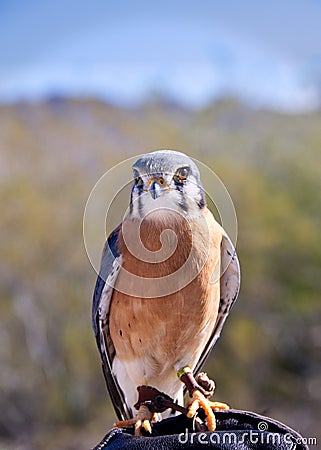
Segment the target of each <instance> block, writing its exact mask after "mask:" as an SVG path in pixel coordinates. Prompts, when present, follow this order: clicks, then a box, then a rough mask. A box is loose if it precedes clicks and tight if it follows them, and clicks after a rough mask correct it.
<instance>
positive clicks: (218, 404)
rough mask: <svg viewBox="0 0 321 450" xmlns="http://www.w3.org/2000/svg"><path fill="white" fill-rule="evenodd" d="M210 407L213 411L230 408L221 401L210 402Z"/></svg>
mask: <svg viewBox="0 0 321 450" xmlns="http://www.w3.org/2000/svg"><path fill="white" fill-rule="evenodd" d="M209 404H210V407H211V408H212V409H214V410H215V411H227V410H228V409H230V407H229V405H227V404H226V403H221V402H210V401H209Z"/></svg>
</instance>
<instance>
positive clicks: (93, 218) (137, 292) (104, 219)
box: [83, 155, 237, 298]
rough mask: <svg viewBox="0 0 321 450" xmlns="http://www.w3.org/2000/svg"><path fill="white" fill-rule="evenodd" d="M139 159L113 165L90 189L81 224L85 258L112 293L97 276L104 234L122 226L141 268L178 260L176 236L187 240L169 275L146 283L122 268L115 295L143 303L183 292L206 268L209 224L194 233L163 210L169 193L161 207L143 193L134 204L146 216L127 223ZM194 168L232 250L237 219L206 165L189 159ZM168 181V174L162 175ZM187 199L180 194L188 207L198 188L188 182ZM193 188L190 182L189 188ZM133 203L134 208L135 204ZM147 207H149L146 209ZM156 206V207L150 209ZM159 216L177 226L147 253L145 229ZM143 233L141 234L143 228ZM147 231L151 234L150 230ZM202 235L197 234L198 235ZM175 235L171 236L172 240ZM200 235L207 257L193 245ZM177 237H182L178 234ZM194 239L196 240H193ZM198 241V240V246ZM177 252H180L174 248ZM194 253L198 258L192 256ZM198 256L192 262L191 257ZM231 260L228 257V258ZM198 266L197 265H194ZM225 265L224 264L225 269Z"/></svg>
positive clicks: (167, 209) (167, 230) (166, 208)
mask: <svg viewBox="0 0 321 450" xmlns="http://www.w3.org/2000/svg"><path fill="white" fill-rule="evenodd" d="M140 156H142V155H138V156H136V157H132V158H129V159H126V160H124V161H123V162H121V163H119V164H117V165H115V166H114V167H112V168H111V169H110V170H108V171H107V172H106V173H105V174H104V175H103V176H102V177H101V178H100V179H99V180H98V181H97V183H96V184H95V186H94V187H93V189H92V191H91V193H90V195H89V198H88V200H87V204H86V207H85V211H84V218H83V238H84V244H85V248H86V252H87V255H88V258H89V260H90V262H91V264H92V266H93V268H94V269H95V271H96V273H97V274H99V275H100V276H101V277H102V278H104V279H105V281H106V283H107V284H110V285H111V286H112V287H114V286H113V283H115V279H113V280H112V281H111V280H110V279H109V278H107V276H108V274H104V273H102V271H101V270H100V264H101V252H102V248H103V247H104V244H105V242H106V239H107V237H108V235H109V233H110V232H111V231H112V230H113V229H115V228H116V227H117V226H118V225H119V224H121V233H122V238H123V241H124V243H125V245H126V248H127V250H128V251H129V252H130V254H131V255H132V256H133V257H134V258H135V261H143V262H144V263H151V264H153V263H160V262H163V261H167V260H169V259H170V257H171V256H172V255H173V254H174V253H175V251H176V254H179V255H180V254H181V253H182V251H186V249H185V248H183V244H184V243H183V242H180V241H179V236H178V235H179V231H180V230H182V229H183V230H184V232H185V233H186V234H188V233H189V234H191V235H192V239H191V245H190V248H189V254H188V255H187V256H186V258H185V259H184V260H183V262H182V264H181V266H180V267H175V270H173V271H172V272H171V273H166V274H162V275H161V276H160V277H150V278H149V277H147V276H142V274H137V273H134V271H133V272H132V271H130V270H128V269H126V268H125V267H121V270H120V273H121V276H120V277H119V278H120V279H121V280H122V282H121V283H117V287H116V288H117V289H118V290H120V291H121V292H123V293H125V294H128V295H131V296H137V297H142V298H149V297H152V298H155V297H161V296H165V295H168V294H172V293H174V292H177V291H178V290H180V289H182V288H184V287H185V286H187V285H188V284H189V283H190V282H191V281H192V280H193V279H195V277H196V276H197V275H198V273H200V271H201V270H202V268H203V267H204V265H205V264H206V262H207V260H208V256H209V250H210V231H209V229H210V226H211V225H210V224H209V223H208V219H207V218H206V216H205V215H204V217H201V218H200V219H199V221H198V223H197V227H198V229H195V227H194V228H193V224H192V221H191V220H190V219H189V218H188V217H187V218H186V217H185V216H184V214H183V213H182V212H181V211H179V210H173V209H172V208H171V207H170V206H167V203H166V198H169V195H172V196H173V195H175V192H176V194H177V195H178V192H177V191H172V193H169V194H168V195H167V197H166V195H165V196H164V201H163V203H162V202H161V201H158V200H157V201H154V200H152V199H151V196H150V193H148V192H144V193H143V194H142V196H141V198H140V199H139V202H140V203H144V202H145V203H146V204H147V203H148V205H149V207H148V208H147V212H146V213H144V215H143V217H141V219H140V220H139V221H137V220H136V221H130V222H129V221H128V220H126V219H127V218H128V217H129V215H130V209H129V208H128V205H129V201H130V198H131V190H132V186H133V173H132V166H133V164H134V163H135V162H136V160H137V159H138V158H139V157H140ZM191 159H192V160H193V161H194V162H195V163H196V165H197V167H198V169H199V171H200V177H201V181H202V185H203V189H204V191H205V193H206V195H207V198H208V199H209V200H210V203H211V204H212V205H214V207H215V208H216V218H217V220H218V222H219V223H220V224H221V225H222V227H223V228H224V229H225V231H226V232H227V234H228V236H229V238H230V240H231V242H232V244H233V245H234V246H235V244H236V239H237V219H236V214H235V209H234V205H233V202H232V200H231V197H230V195H229V193H228V191H227V189H226V187H225V186H224V184H223V183H222V181H221V180H220V178H219V177H218V176H217V175H216V174H215V173H214V172H213V171H212V170H211V169H210V168H209V167H207V166H206V165H205V164H203V163H202V162H200V161H197V160H195V159H193V158H191ZM167 175H168V177H169V179H170V178H172V175H173V174H167ZM189 183H190V186H191V192H192V194H189V195H188V194H187V193H185V197H186V199H185V200H186V201H187V202H192V201H194V203H195V200H194V199H193V197H192V195H193V192H195V191H196V188H197V187H198V186H196V185H195V186H192V185H191V183H193V182H192V181H189ZM194 184H195V182H194ZM135 202H136V204H135ZM133 205H134V208H135V207H137V208H138V205H137V198H136V199H134V201H133ZM150 205H152V207H151V206H150ZM154 205H155V206H154ZM153 214H154V215H157V214H159V216H161V217H162V219H163V218H165V217H166V216H167V217H168V216H169V215H170V217H171V218H170V220H169V221H168V223H169V224H174V225H175V223H176V228H175V226H173V227H171V225H169V226H167V225H166V226H165V228H164V229H162V230H161V232H160V235H159V236H158V237H157V238H156V239H157V240H158V241H159V244H160V248H157V250H155V249H153V250H151V249H150V248H147V246H146V241H148V239H149V236H148V227H147V226H145V225H146V223H148V220H149V218H150V217H152V216H153ZM144 227H145V228H144ZM142 230H147V231H146V232H145V235H144V236H145V237H146V233H147V238H146V239H145V241H144V242H143V240H142V239H141V233H142ZM149 230H150V229H149ZM199 230H201V233H200V231H199ZM175 232H176V234H175ZM200 234H201V235H202V240H203V242H205V244H206V245H205V246H204V247H207V248H206V250H207V252H206V251H205V252H204V251H203V253H202V254H201V252H199V249H198V244H199V239H200ZM181 235H182V234H181ZM195 235H196V238H195ZM197 239H198V240H197ZM179 246H181V247H179ZM110 250H111V251H110V252H109V257H111V258H114V260H115V261H114V265H113V267H117V265H118V266H119V265H121V260H120V259H117V258H116V256H115V255H114V252H113V251H112V249H110ZM197 252H198V253H197ZM196 253H197V256H196ZM231 257H232V255H231ZM196 260H197V264H195V261H196ZM228 264H229V261H224V265H225V266H226V267H227V265H228ZM226 267H220V268H219V269H220V270H218V269H217V268H216V269H214V270H213V274H212V279H211V282H212V283H215V282H216V281H217V280H218V279H219V277H220V275H221V273H222V272H224V271H225V269H226Z"/></svg>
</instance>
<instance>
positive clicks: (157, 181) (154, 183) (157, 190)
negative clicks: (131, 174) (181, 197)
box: [147, 177, 169, 200]
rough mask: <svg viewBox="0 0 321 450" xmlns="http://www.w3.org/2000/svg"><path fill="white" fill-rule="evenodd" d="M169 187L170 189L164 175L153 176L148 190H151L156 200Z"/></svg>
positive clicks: (149, 181)
mask: <svg viewBox="0 0 321 450" xmlns="http://www.w3.org/2000/svg"><path fill="white" fill-rule="evenodd" d="M167 189H169V186H168V184H167V183H166V181H165V180H164V178H162V177H153V178H151V179H150V180H148V186H147V191H149V193H150V195H151V196H152V197H153V199H154V200H155V199H156V198H158V197H159V196H160V195H162V194H163V193H164V191H166V190H167Z"/></svg>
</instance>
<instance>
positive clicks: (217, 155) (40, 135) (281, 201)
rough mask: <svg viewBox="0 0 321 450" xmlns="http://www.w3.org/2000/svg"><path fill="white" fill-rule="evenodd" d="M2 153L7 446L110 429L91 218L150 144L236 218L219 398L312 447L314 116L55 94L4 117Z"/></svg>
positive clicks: (320, 344)
mask: <svg viewBox="0 0 321 450" xmlns="http://www.w3.org/2000/svg"><path fill="white" fill-rule="evenodd" d="M0 148H1V164H0V196H1V204H2V210H1V216H0V217H1V218H0V220H1V241H0V247H1V254H2V258H1V266H2V267H1V286H0V311H1V314H0V341H1V345H0V365H1V374H0V411H1V415H0V447H1V448H3V449H8V450H12V449H24V450H29V449H50V450H53V449H55V450H56V449H71V450H72V449H75V450H76V449H77V450H79V449H88V448H90V447H91V446H93V445H94V444H95V443H97V442H98V441H99V439H100V438H101V437H102V436H103V435H104V433H105V432H106V431H107V429H108V428H109V427H110V426H111V425H112V423H113V421H114V419H115V416H114V413H113V411H112V409H111V406H110V403H109V400H108V395H107V393H106V389H105V385H104V381H103V375H102V372H101V369H100V361H99V355H98V352H97V349H96V345H95V341H94V338H93V333H92V330H91V311H90V310H91V297H92V292H93V287H94V283H95V278H96V274H95V272H94V270H93V269H92V267H91V266H90V263H89V261H88V259H87V256H86V252H85V249H84V244H83V237H82V217H83V211H84V207H85V204H86V200H87V198H88V195H89V193H90V191H91V189H92V187H93V185H94V184H95V182H96V181H97V180H98V178H99V177H100V176H101V175H102V174H103V173H105V171H106V170H107V169H109V168H111V167H112V166H113V165H114V164H115V163H117V162H119V161H122V160H123V159H124V158H127V157H129V156H133V155H136V154H141V153H145V152H147V151H152V150H155V149H157V148H174V149H178V150H181V151H184V152H186V153H188V154H189V155H190V156H192V157H195V158H197V159H199V160H201V161H202V162H204V163H205V164H208V165H209V166H210V167H211V168H212V169H213V170H214V171H215V172H216V174H217V175H218V176H219V177H220V178H221V179H222V180H223V182H224V183H225V185H226V187H227V188H228V190H229V192H230V194H231V197H232V199H233V201H234V204H235V208H236V212H237V217H238V222H239V236H238V243H237V251H238V254H239V257H240V262H241V268H242V288H241V293H240V297H239V299H238V301H237V303H236V305H235V307H234V309H233V313H232V314H231V316H230V318H229V320H228V322H227V324H226V327H225V329H224V331H223V333H222V337H221V339H220V341H219V342H218V344H217V346H216V348H215V350H214V351H213V353H212V356H211V358H210V359H209V360H208V362H207V365H206V368H207V370H208V372H209V374H210V375H211V376H212V377H213V378H214V379H215V380H216V383H217V391H216V398H217V399H218V400H221V401H226V402H227V403H229V404H230V405H232V406H233V407H235V408H240V409H242V408H243V409H248V410H253V411H256V412H258V413H264V414H267V415H270V416H272V417H274V418H276V419H279V420H281V421H284V422H285V423H287V424H288V425H290V426H292V427H293V428H295V429H297V430H299V431H301V432H302V433H303V434H304V435H306V436H318V432H319V430H320V425H319V424H320V422H321V375H320V374H321V370H320V369H321V360H320V350H321V320H320V319H321V302H320V287H321V274H320V266H321V247H320V219H321V217H320V206H321V205H320V175H321V166H320V149H321V113H320V111H319V110H317V111H315V112H311V113H305V114H299V113H298V114H291V115H290V114H286V113H277V112H272V111H269V110H267V109H265V110H264V109H258V108H256V109H251V108H250V107H248V106H245V105H244V104H242V103H241V102H239V101H237V100H235V99H233V98H222V99H221V100H218V101H216V102H213V103H212V104H210V105H208V106H207V107H204V108H199V109H189V108H187V107H182V106H179V105H177V104H175V103H173V102H170V101H166V100H164V99H161V98H159V97H157V96H155V97H153V98H151V99H150V100H149V101H146V102H145V103H144V104H142V105H141V106H136V107H131V108H130V107H127V108H125V107H119V106H115V105H112V104H109V103H106V102H103V101H100V100H96V99H90V98H88V99H76V98H64V97H51V98H48V99H47V100H43V101H39V102H36V103H28V102H22V101H20V102H17V103H13V104H2V105H1V106H0ZM125 206H126V205H123V207H125ZM319 439H321V437H319Z"/></svg>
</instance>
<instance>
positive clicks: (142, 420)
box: [114, 405, 158, 436]
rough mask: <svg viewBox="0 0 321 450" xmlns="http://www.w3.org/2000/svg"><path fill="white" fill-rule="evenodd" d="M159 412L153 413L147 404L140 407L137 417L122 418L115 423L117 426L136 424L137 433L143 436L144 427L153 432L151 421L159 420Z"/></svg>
mask: <svg viewBox="0 0 321 450" xmlns="http://www.w3.org/2000/svg"><path fill="white" fill-rule="evenodd" d="M157 420H158V417H157V414H153V413H151V412H150V411H149V409H148V408H147V406H146V405H141V406H140V407H139V410H138V413H137V417H136V418H134V419H129V420H122V421H120V422H116V423H115V424H114V426H115V427H118V428H120V427H131V426H133V425H134V426H135V435H136V436H141V435H142V430H143V429H144V430H145V431H147V433H150V434H152V424H151V422H157Z"/></svg>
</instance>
